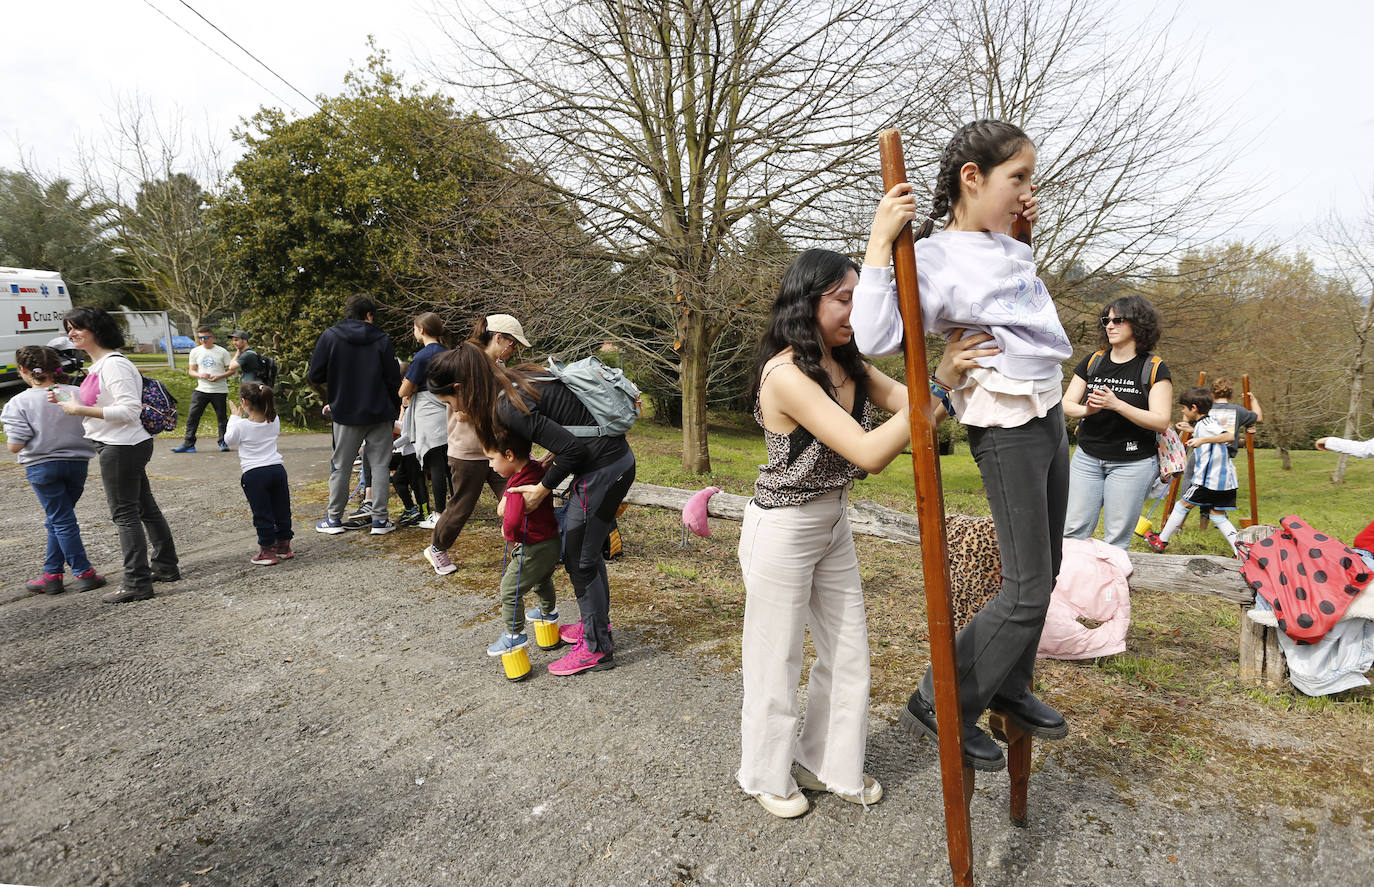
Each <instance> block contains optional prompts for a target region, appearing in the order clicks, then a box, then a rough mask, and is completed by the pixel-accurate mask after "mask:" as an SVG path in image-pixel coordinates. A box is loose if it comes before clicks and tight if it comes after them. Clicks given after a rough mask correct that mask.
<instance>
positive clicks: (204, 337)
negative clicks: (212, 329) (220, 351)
mask: <svg viewBox="0 0 1374 887" xmlns="http://www.w3.org/2000/svg"><path fill="white" fill-rule="evenodd" d="M196 338H197V339H200V340H201V341H202V342H203V341H205V340H206V339H213V338H214V336H196Z"/></svg>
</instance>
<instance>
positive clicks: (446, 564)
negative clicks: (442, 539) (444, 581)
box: [425, 545, 458, 576]
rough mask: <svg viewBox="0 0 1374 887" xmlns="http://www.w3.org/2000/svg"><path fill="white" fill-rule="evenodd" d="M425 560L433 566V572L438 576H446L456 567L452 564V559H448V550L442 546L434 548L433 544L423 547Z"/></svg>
mask: <svg viewBox="0 0 1374 887" xmlns="http://www.w3.org/2000/svg"><path fill="white" fill-rule="evenodd" d="M425 560H427V561H429V565H430V566H431V567H433V568H434V572H435V573H437V574H439V575H440V576H447V575H448V574H449V573H452V572H454V571H456V570H457V569H458V568H457V567H455V566H454V565H453V561H451V560H449V559H448V552H447V551H444V550H443V549H442V548H435V547H434V546H433V545H431V546H429V547H428V548H426V549H425Z"/></svg>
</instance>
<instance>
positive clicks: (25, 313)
mask: <svg viewBox="0 0 1374 887" xmlns="http://www.w3.org/2000/svg"><path fill="white" fill-rule="evenodd" d="M30 320H33V315H32V314H30V313H29V309H27V308H25V307H24V306H23V305H20V306H19V322H20V323H22V324H24V329H28V328H29V321H30Z"/></svg>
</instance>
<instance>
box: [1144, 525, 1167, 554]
mask: <svg viewBox="0 0 1374 887" xmlns="http://www.w3.org/2000/svg"><path fill="white" fill-rule="evenodd" d="M1145 541H1146V542H1148V543H1150V547H1151V548H1153V549H1154V550H1155V551H1158V552H1159V553H1160V554H1163V553H1164V549H1166V548H1168V547H1169V543H1168V542H1165V541H1164V540H1163V539H1161V538H1159V534H1158V533H1156V532H1154V531H1153V530H1151V531H1150V532H1148V533H1146V534H1145Z"/></svg>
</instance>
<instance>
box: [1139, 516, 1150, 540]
mask: <svg viewBox="0 0 1374 887" xmlns="http://www.w3.org/2000/svg"><path fill="white" fill-rule="evenodd" d="M1148 532H1150V519H1149V518H1148V517H1142V518H1141V519H1140V520H1138V521H1136V522H1135V534H1136V535H1137V536H1139V537H1140V538H1142V539H1143V538H1145V534H1146V533H1148Z"/></svg>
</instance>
